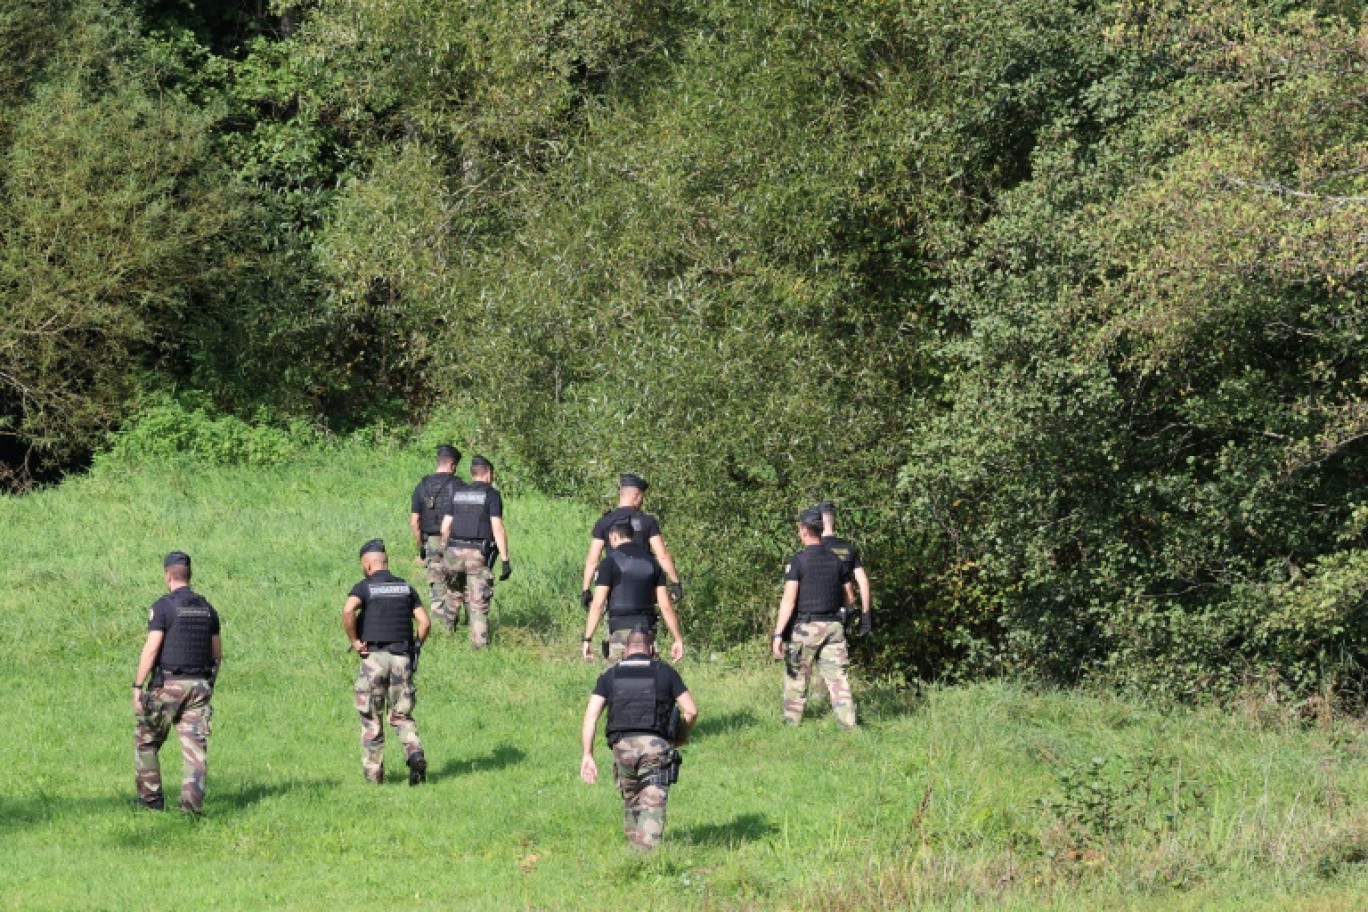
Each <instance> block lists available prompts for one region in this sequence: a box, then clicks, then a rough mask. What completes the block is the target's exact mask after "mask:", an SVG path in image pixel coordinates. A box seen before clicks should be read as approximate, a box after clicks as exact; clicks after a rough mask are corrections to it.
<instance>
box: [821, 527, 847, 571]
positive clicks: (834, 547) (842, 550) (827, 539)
mask: <svg viewBox="0 0 1368 912" xmlns="http://www.w3.org/2000/svg"><path fill="white" fill-rule="evenodd" d="M822 547H823V548H826V549H827V550H828V551H830V552H831V553H832V554H834V555H836V556H837V557H839V558H840V559H841V563H843V564H845V568H846V572H848V573H852V574H853V573H854V572H855V546H854V545H852V544H851V543H850V542H848V541H846V540H845V539H844V538H837V537H836V536H834V535H827V536H823V538H822Z"/></svg>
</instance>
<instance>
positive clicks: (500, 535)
mask: <svg viewBox="0 0 1368 912" xmlns="http://www.w3.org/2000/svg"><path fill="white" fill-rule="evenodd" d="M490 528H492V529H493V530H494V544H496V545H498V546H499V555H500V556H501V557H502V558H503V560H511V559H512V558H510V557H509V556H508V533H506V532H505V531H504V524H503V522H502V520H499V519H493V520H491V521H490Z"/></svg>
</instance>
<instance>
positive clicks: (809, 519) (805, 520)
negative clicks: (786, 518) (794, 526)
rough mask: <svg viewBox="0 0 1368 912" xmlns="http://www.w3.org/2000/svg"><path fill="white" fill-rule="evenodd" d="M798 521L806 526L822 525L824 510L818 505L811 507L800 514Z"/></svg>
mask: <svg viewBox="0 0 1368 912" xmlns="http://www.w3.org/2000/svg"><path fill="white" fill-rule="evenodd" d="M798 521H799V522H800V523H802V524H803V525H805V526H821V524H822V511H821V510H818V509H817V508H816V507H810V508H809V509H806V510H804V511H803V512H802V513H800V514H798Z"/></svg>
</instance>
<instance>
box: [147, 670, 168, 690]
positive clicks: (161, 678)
mask: <svg viewBox="0 0 1368 912" xmlns="http://www.w3.org/2000/svg"><path fill="white" fill-rule="evenodd" d="M165 684H166V673H165V672H164V671H162V667H161V666H160V665H157V666H156V667H154V668H153V669H152V679H151V680H150V681H148V686H150V687H162V686H163V685H165Z"/></svg>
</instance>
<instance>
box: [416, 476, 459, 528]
mask: <svg viewBox="0 0 1368 912" xmlns="http://www.w3.org/2000/svg"><path fill="white" fill-rule="evenodd" d="M420 484H421V486H422V487H421V490H420V491H419V492H418V528H419V529H420V530H421V531H422V533H423V536H424V537H427V536H429V535H436V534H438V533H439V532H441V531H442V516H443V515H445V513H446V495H447V494H448V493H449V492H450V491H451V489H452V488H454V487H456V486H458V485H459V484H461V479H460V478H458V477H456V476H455V475H454V474H452V473H450V472H435V473H433V474H432V475H429V476H427V477H426V478H424V479H423V480H422V482H420Z"/></svg>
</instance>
